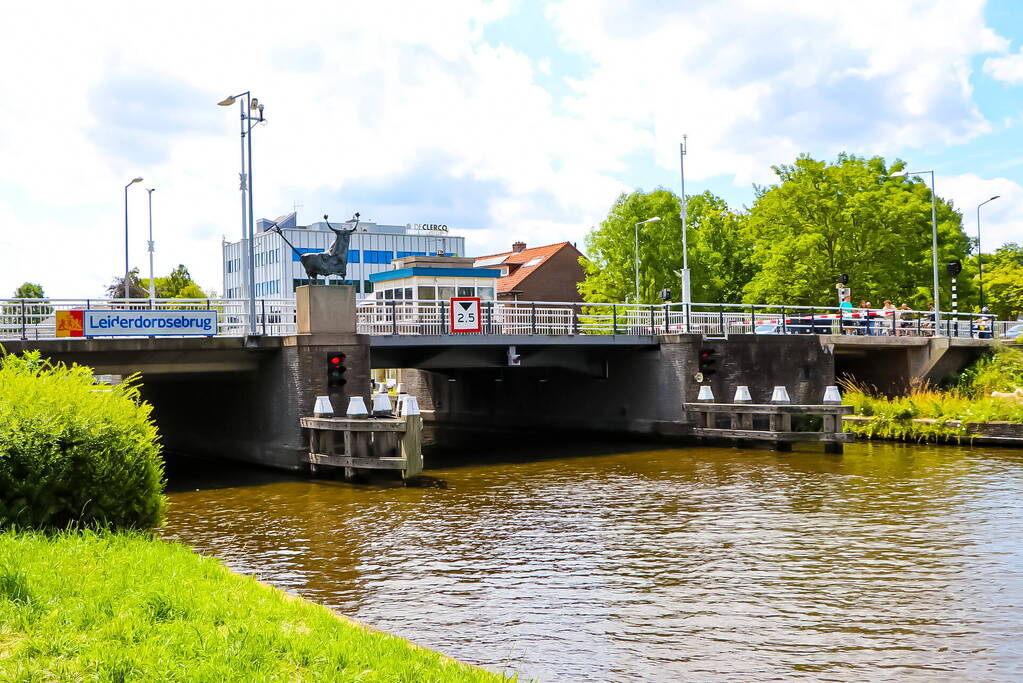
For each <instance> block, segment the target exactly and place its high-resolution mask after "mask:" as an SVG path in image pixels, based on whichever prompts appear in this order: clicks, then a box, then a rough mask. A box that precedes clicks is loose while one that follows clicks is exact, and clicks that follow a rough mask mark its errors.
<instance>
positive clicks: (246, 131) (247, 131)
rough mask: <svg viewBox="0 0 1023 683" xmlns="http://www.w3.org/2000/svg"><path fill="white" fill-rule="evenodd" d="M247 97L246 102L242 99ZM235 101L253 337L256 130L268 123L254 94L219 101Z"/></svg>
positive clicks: (251, 332)
mask: <svg viewBox="0 0 1023 683" xmlns="http://www.w3.org/2000/svg"><path fill="white" fill-rule="evenodd" d="M243 97H244V98H245V99H244V100H242V99H241V98H243ZM235 102H238V103H239V110H240V112H241V117H240V118H241V135H242V173H241V191H242V237H243V238H247V239H248V243H249V248H248V259H247V261H248V263H247V266H248V268H247V271H248V272H247V275H246V278H245V288H246V289H247V290H248V292H249V296H248V299H249V336H253V337H254V336H256V335H257V334H258V333H257V332H256V268H255V261H256V259H255V251H254V245H253V236H254V229H253V220H252V129H253V128H254V127H255V126H256V124H257V123H262V122H263V121H265V119H264V118H263V105H262V104H260V103H259V100H258V99H257V98H255V97H252V94H251V93H250V92H249V91H248V90H246V91H245V92H243V93H239V94H237V95H229V96H227V97H225V98H224V99H223V100H221V101H220V102H217V104H219V105H220V106H221V107H230V106H231V105H232V104H234V103H235ZM254 111H258V112H259V116H258V117H256V116H253V115H252V112H254ZM246 158H248V166H249V168H248V173H246V171H245V160H246ZM246 192H247V193H248V221H246V219H245V218H246V216H245V214H246V211H245V209H246V206H245V203H246V202H245V195H246Z"/></svg>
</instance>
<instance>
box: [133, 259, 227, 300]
mask: <svg viewBox="0 0 1023 683" xmlns="http://www.w3.org/2000/svg"><path fill="white" fill-rule="evenodd" d="M154 280H155V284H156V287H155V289H156V297H157V298H158V299H205V298H208V297H209V296H210V295H209V294H207V293H206V292H204V291H203V290H202V288H201V287H199V285H197V284H196V283H195V281H194V280H193V279H192V275H191V273H189V272H188V268H186V267H185V266H184V264H179V265H178V267H177V268H175V269H174V270H172V271H171V273H170V275H168V276H167V277H158V278H154ZM139 286H140V287H141V288H143V289H144V290H146V292H147V293H146V294H144V295H143V296H149V294H148V292H149V278H143V279H142V280H140V281H139Z"/></svg>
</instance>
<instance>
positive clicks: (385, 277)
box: [369, 256, 501, 302]
mask: <svg viewBox="0 0 1023 683" xmlns="http://www.w3.org/2000/svg"><path fill="white" fill-rule="evenodd" d="M473 261H474V260H473V259H471V258H462V257H457V256H408V257H405V258H399V259H394V260H393V261H392V262H391V264H392V268H393V270H388V271H383V272H380V273H372V274H371V275H370V276H369V280H370V282H372V283H373V293H374V297H375V298H376V299H377V300H382V301H390V300H399V301H402V300H404V301H438V302H446V301H448V300H450V299H451V298H452V297H463V296H474V297H479V298H480V299H482V300H483V301H484V302H486V301H493V300H494V297H495V290H496V286H497V280H498V278H500V277H501V270H500V269H498V268H474V267H473Z"/></svg>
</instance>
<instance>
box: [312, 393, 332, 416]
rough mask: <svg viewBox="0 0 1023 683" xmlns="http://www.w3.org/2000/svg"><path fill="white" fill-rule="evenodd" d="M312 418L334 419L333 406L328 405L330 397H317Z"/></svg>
mask: <svg viewBox="0 0 1023 683" xmlns="http://www.w3.org/2000/svg"><path fill="white" fill-rule="evenodd" d="M313 417H334V406H332V405H331V404H330V396H317V397H316V405H315V406H313Z"/></svg>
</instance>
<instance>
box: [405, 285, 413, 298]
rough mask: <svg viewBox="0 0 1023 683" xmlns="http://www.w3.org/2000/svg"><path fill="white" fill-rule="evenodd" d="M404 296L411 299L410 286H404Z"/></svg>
mask: <svg viewBox="0 0 1023 683" xmlns="http://www.w3.org/2000/svg"><path fill="white" fill-rule="evenodd" d="M405 298H406V299H408V300H410V301H411V300H412V288H411V287H406V288H405Z"/></svg>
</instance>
